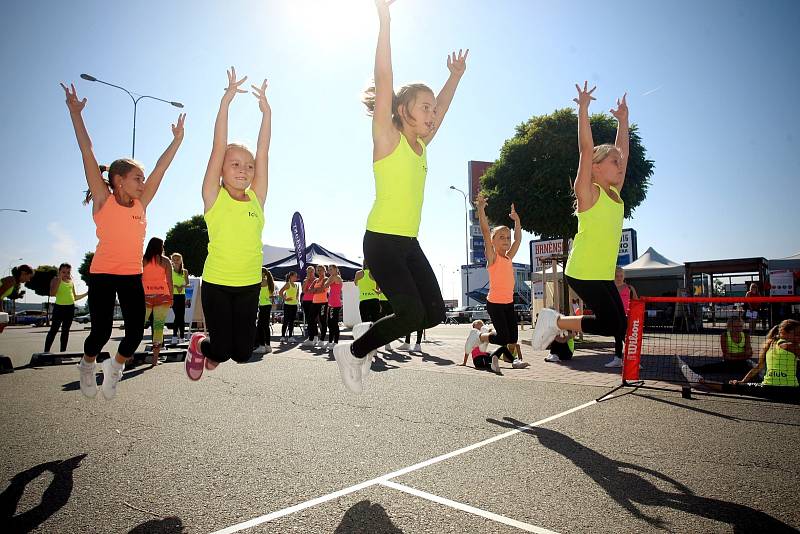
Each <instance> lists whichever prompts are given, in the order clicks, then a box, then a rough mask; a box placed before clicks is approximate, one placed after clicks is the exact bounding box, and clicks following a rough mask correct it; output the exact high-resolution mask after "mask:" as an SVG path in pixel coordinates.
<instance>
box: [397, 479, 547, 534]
mask: <svg viewBox="0 0 800 534" xmlns="http://www.w3.org/2000/svg"><path fill="white" fill-rule="evenodd" d="M381 485H383V486H386V487H387V488H392V489H396V490H399V491H402V492H405V493H409V494H411V495H414V496H416V497H420V498H422V499H427V500H429V501H433V502H435V503H438V504H443V505H444V506H448V507H450V508H455V509H456V510H461V511H462V512H469V513H470V514H475V515H478V516H481V517H483V518H486V519H490V520H492V521H496V522H497V523H503V524H504V525H509V526H512V527H516V528H518V529H520V530H524V531H525V532H536V533H537V534H558V533H557V532H555V531H552V530H547V529H546V528H542V527H537V526H536V525H531V524H530V523H524V522H522V521H517V520H516V519H511V518H509V517H505V516H502V515H499V514H495V513H493V512H488V511H486V510H481V509H480V508H475V507H474V506H470V505H468V504H464V503H460V502H456V501H451V500H450V499H445V498H444V497H439V496H438V495H434V494H432V493H428V492H426V491H420V490H418V489H414V488H410V487H408V486H404V485H402V484H398V483H396V482H392V481H389V480H387V481H385V482H381Z"/></svg>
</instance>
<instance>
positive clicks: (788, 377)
mask: <svg viewBox="0 0 800 534" xmlns="http://www.w3.org/2000/svg"><path fill="white" fill-rule="evenodd" d="M785 342H786V340H785V339H779V340H778V341H776V342H775V343H773V344H772V346H771V347H770V348H769V350H768V351H767V356H766V359H767V372H766V373H764V380H763V381H762V382H761V383H762V384H764V385H765V386H790V387H798V382H797V356H796V355H795V354H794V352H791V351H788V350H786V349H784V348H782V347H781V346H780V345H781V343H785Z"/></svg>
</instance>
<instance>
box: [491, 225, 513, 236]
mask: <svg viewBox="0 0 800 534" xmlns="http://www.w3.org/2000/svg"><path fill="white" fill-rule="evenodd" d="M500 230H508V233H509V234H510V233H511V228H509V227H508V226H503V225H500V226H495V227H494V228H492V230H491V231H490V232H489V239H494V235H495V234H496V233H497V232H499V231H500Z"/></svg>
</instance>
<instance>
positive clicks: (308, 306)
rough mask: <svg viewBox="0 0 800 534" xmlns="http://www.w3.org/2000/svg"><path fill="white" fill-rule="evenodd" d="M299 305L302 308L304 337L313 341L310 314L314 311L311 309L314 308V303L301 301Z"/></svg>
mask: <svg viewBox="0 0 800 534" xmlns="http://www.w3.org/2000/svg"><path fill="white" fill-rule="evenodd" d="M300 305H301V306H303V320H304V321H305V322H306V337H307V338H308V339H313V338H312V337H311V323H312V321H311V314H312V313H313V311H314V310H313V309H312V308H313V307H314V303H313V302H311V301H310V300H302V301H300ZM314 322H316V321H314ZM314 332H315V333H316V325H315V326H314Z"/></svg>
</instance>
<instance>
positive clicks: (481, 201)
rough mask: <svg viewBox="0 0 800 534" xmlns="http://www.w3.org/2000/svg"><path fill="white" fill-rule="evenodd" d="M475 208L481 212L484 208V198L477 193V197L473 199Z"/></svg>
mask: <svg viewBox="0 0 800 534" xmlns="http://www.w3.org/2000/svg"><path fill="white" fill-rule="evenodd" d="M475 207H476V208H478V209H479V210H481V211H482V210H484V209H485V208H486V197H485V196H483V193H478V197H477V198H476V199H475Z"/></svg>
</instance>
